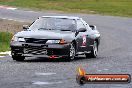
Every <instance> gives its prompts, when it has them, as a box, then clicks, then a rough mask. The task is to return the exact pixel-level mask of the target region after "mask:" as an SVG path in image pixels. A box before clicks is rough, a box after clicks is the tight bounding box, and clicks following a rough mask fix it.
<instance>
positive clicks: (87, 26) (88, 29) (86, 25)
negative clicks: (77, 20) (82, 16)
mask: <svg viewBox="0 0 132 88" xmlns="http://www.w3.org/2000/svg"><path fill="white" fill-rule="evenodd" d="M82 22H83V23H84V24H85V27H86V29H87V31H91V30H92V29H91V28H90V27H89V25H88V24H87V23H86V22H85V21H84V20H82Z"/></svg>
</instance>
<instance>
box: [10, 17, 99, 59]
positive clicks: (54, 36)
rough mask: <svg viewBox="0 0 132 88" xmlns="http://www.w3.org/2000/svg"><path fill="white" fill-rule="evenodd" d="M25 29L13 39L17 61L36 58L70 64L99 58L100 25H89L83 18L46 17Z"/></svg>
mask: <svg viewBox="0 0 132 88" xmlns="http://www.w3.org/2000/svg"><path fill="white" fill-rule="evenodd" d="M23 29H24V30H23V31H21V32H18V33H17V34H15V35H14V36H13V38H12V40H11V44H10V46H11V54H12V58H13V60H16V61H23V60H24V59H25V57H31V56H34V57H47V58H52V59H54V58H65V59H66V60H69V61H70V60H73V59H74V57H75V56H76V55H80V54H85V55H86V57H93V58H95V57H97V52H98V46H99V44H100V34H99V32H98V30H97V29H96V26H94V25H88V24H87V23H86V22H85V21H84V20H83V19H82V18H79V17H69V16H42V17H39V18H38V19H37V20H36V21H34V22H33V23H32V24H31V25H30V26H29V27H28V26H26V25H25V26H23Z"/></svg>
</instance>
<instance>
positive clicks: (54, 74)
mask: <svg viewBox="0 0 132 88" xmlns="http://www.w3.org/2000/svg"><path fill="white" fill-rule="evenodd" d="M35 74H36V75H55V74H56V73H35Z"/></svg>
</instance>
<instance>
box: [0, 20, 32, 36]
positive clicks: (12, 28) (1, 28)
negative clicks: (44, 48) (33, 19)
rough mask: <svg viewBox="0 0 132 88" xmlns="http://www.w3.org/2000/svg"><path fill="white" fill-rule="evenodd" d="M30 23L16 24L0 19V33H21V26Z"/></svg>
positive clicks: (16, 22) (15, 22)
mask: <svg viewBox="0 0 132 88" xmlns="http://www.w3.org/2000/svg"><path fill="white" fill-rule="evenodd" d="M29 24H30V23H26V22H18V21H13V20H5V19H0V32H11V33H13V34H14V33H16V32H19V31H22V30H23V29H22V27H23V25H29Z"/></svg>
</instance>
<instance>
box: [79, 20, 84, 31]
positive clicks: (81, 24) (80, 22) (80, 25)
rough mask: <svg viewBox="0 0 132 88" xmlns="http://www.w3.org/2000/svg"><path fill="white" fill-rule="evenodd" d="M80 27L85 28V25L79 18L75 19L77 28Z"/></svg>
mask: <svg viewBox="0 0 132 88" xmlns="http://www.w3.org/2000/svg"><path fill="white" fill-rule="evenodd" d="M80 28H86V27H85V26H84V24H83V23H82V21H81V20H77V30H79V29H80Z"/></svg>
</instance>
